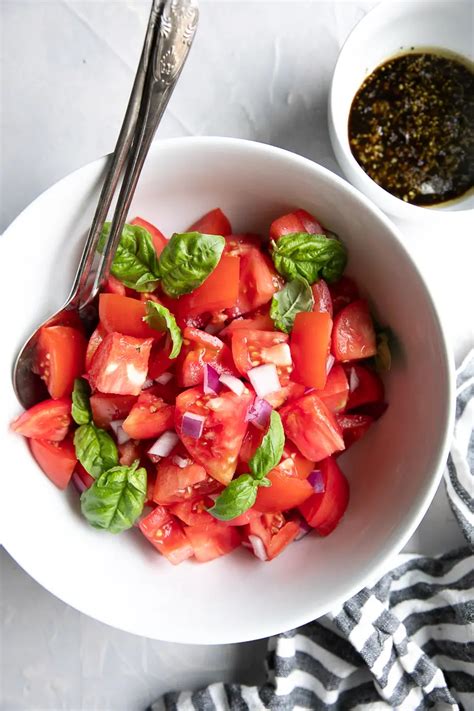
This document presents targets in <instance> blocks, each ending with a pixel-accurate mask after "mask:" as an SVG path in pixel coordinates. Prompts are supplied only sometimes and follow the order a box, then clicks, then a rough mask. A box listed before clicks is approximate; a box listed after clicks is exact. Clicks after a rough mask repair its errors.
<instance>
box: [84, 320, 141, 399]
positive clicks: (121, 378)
mask: <svg viewBox="0 0 474 711" xmlns="http://www.w3.org/2000/svg"><path fill="white" fill-rule="evenodd" d="M152 343H153V340H152V339H151V338H146V339H143V338H132V337H131V336H122V334H121V333H109V334H108V335H107V336H106V337H105V338H104V340H103V341H102V343H101V344H100V346H99V347H98V349H97V351H96V353H95V355H94V358H93V359H92V363H91V366H90V369H89V380H90V383H91V386H92V387H93V388H94V389H97V390H100V392H102V393H113V394H114V395H139V394H140V391H141V389H142V386H143V383H144V382H145V380H146V376H147V372H148V358H149V356H150V351H151V345H152Z"/></svg>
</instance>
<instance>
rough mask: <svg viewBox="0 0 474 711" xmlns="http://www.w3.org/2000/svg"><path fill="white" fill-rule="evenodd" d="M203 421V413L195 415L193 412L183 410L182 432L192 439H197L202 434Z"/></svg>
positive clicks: (204, 419)
mask: <svg viewBox="0 0 474 711" xmlns="http://www.w3.org/2000/svg"><path fill="white" fill-rule="evenodd" d="M205 421H206V418H205V416H204V415H196V414H195V413H194V412H185V413H184V415H183V425H182V427H183V434H184V435H186V436H187V437H192V438H193V439H199V437H200V436H201V435H202V430H203V428H204V422H205Z"/></svg>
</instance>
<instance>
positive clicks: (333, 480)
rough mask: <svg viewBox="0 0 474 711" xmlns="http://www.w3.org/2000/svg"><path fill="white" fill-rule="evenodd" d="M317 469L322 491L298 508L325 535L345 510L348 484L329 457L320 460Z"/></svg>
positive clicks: (335, 524)
mask: <svg viewBox="0 0 474 711" xmlns="http://www.w3.org/2000/svg"><path fill="white" fill-rule="evenodd" d="M319 469H320V470H321V473H322V475H323V483H324V491H323V492H322V493H320V494H313V495H312V496H310V498H309V499H307V500H306V501H305V502H304V503H303V504H301V506H300V507H299V510H300V511H301V513H302V514H303V516H304V517H305V519H306V521H307V522H308V523H309V525H310V526H312V527H313V528H315V529H316V530H317V532H318V533H319V535H320V536H327V535H328V534H329V533H331V531H333V530H334V529H335V528H336V526H337V524H338V523H339V521H340V520H341V518H342V516H343V515H344V513H345V511H346V508H347V504H348V502H349V484H348V483H347V479H346V477H345V476H344V474H343V473H342V472H341V470H340V469H339V467H338V465H337V464H336V462H335V461H334V459H332V458H331V457H329V458H328V459H325V460H324V461H323V462H320V464H319Z"/></svg>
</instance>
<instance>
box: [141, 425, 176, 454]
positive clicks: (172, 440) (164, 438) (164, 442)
mask: <svg viewBox="0 0 474 711" xmlns="http://www.w3.org/2000/svg"><path fill="white" fill-rule="evenodd" d="M178 441H179V437H178V435H177V434H176V432H173V431H172V430H168V431H167V432H163V434H162V435H160V436H159V437H158V439H157V440H156V442H155V443H154V444H152V446H151V447H150V449H149V450H148V454H153V455H155V456H157V457H167V456H168V455H169V454H171V452H172V450H173V448H174V447H175V446H176V445H177V443H178Z"/></svg>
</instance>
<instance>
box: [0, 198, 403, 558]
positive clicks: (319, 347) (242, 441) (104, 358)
mask: <svg viewBox="0 0 474 711" xmlns="http://www.w3.org/2000/svg"><path fill="white" fill-rule="evenodd" d="M109 229H110V225H109V224H106V225H105V226H104V229H103V234H102V238H101V241H100V242H99V251H100V249H101V246H102V245H103V243H104V240H105V238H106V235H107V231H108V230H109ZM345 265H346V250H345V247H344V245H343V243H342V242H341V241H340V240H339V239H338V238H337V237H336V235H334V234H333V233H332V232H330V231H328V230H326V229H325V228H324V227H323V226H322V225H321V224H320V223H319V222H318V220H317V219H316V218H315V217H313V216H312V215H310V214H309V213H308V212H306V211H304V210H295V211H294V212H292V213H290V214H287V215H283V216H281V217H279V218H278V219H276V220H275V221H274V222H273V223H272V224H271V226H270V230H269V235H268V236H259V235H254V234H234V233H233V232H232V228H231V225H230V223H229V220H228V219H227V217H226V216H225V215H224V213H223V212H222V211H221V210H220V209H215V210H212V211H211V212H209V213H207V214H206V215H204V216H203V217H202V218H201V219H200V220H198V221H197V222H196V223H195V224H193V225H192V226H191V227H189V229H188V230H187V231H186V232H185V233H180V234H174V235H173V236H172V237H171V238H170V239H166V238H165V237H164V235H163V234H162V233H161V232H160V231H159V230H158V229H157V228H156V227H154V226H153V225H151V224H150V223H149V222H146V221H145V220H143V219H141V218H136V219H135V220H133V221H132V222H131V223H130V224H127V225H126V226H125V228H124V230H123V234H122V237H121V240H120V243H119V246H118V249H117V252H116V254H115V257H114V261H113V265H112V269H111V275H110V277H109V279H108V280H107V282H106V283H105V285H104V287H103V289H102V291H101V293H100V294H99V297H98V321H97V324H96V328H95V330H94V331H93V333H92V334H90V335H89V334H87V335H86V333H85V330H84V327H83V325H82V323H81V322H80V320H79V319H78V318H75V317H74V314H72V313H71V314H67V313H66V316H65V317H64V319H60V320H59V321H58V322H57V323H55V324H54V325H48V326H47V327H43V329H42V330H41V333H40V337H39V342H38V348H37V356H36V362H35V364H34V371H35V372H36V373H37V374H38V376H39V377H41V378H42V379H43V381H44V383H45V385H46V387H47V389H48V391H49V395H50V397H49V399H45V400H44V401H43V402H40V403H39V404H37V405H35V406H34V407H32V408H30V409H29V410H28V411H26V412H24V413H23V414H22V415H21V416H20V417H18V418H17V419H16V420H15V421H14V422H13V423H12V429H13V430H14V431H15V432H17V433H19V434H22V435H24V436H25V437H27V438H28V441H29V444H30V448H31V452H32V454H33V456H34V458H35V459H36V461H37V463H38V464H39V466H40V467H41V469H42V470H43V472H44V473H45V474H46V475H47V476H48V477H49V479H50V480H51V481H52V482H53V483H54V484H55V485H56V486H57V487H59V488H60V489H65V488H66V487H67V486H68V484H69V483H70V482H72V483H73V485H74V486H75V487H76V488H77V489H78V490H79V492H80V494H81V497H80V498H81V510H82V513H83V515H84V517H85V519H87V521H88V522H89V523H90V524H91V525H92V526H95V527H96V528H100V529H105V530H108V531H110V532H112V533H118V532H121V531H124V530H126V529H129V528H132V526H135V527H137V528H138V529H139V531H140V532H141V533H142V534H143V535H144V536H145V537H146V538H147V539H148V540H149V541H150V543H151V544H152V545H153V546H154V547H155V548H156V550H157V551H158V552H159V553H161V554H162V555H163V556H165V557H166V558H167V559H168V560H169V561H170V562H171V563H173V564H177V563H180V562H181V561H183V560H185V559H187V558H192V557H194V558H195V559H196V560H198V561H201V562H202V561H209V560H212V559H214V558H216V557H218V556H221V555H224V554H226V553H229V552H230V551H232V550H233V549H234V548H237V547H238V546H240V545H242V546H244V547H245V548H247V549H249V550H250V551H251V552H253V554H254V555H255V556H256V557H257V558H259V559H260V560H271V559H272V558H275V556H277V555H278V554H279V553H281V551H282V550H283V549H284V548H285V547H286V546H287V545H288V544H289V543H291V542H292V541H294V540H298V539H300V538H301V537H302V536H304V535H305V534H306V533H308V532H309V531H313V530H314V531H316V532H317V533H318V534H319V535H320V536H327V535H328V534H330V533H331V532H332V531H333V530H334V529H335V528H336V526H337V525H338V524H339V522H340V520H341V518H342V517H343V515H344V512H345V511H346V508H347V505H348V501H349V485H348V482H347V479H346V477H345V476H344V474H343V472H342V471H341V468H340V466H339V463H338V456H339V455H340V454H341V452H343V451H344V450H346V449H347V448H348V447H350V446H352V444H353V443H354V442H355V441H356V440H358V439H359V438H360V437H362V436H363V435H364V434H365V432H366V431H367V430H368V429H369V427H370V426H371V425H372V423H373V422H374V421H375V420H376V419H377V418H378V417H379V416H380V415H381V414H382V413H383V411H384V409H385V407H386V405H385V400H384V386H383V383H382V381H381V379H380V377H379V375H378V374H377V370H378V369H379V368H378V367H377V365H380V364H382V365H387V361H389V355H390V354H389V349H388V344H387V336H386V333H385V332H382V331H380V330H378V329H376V327H375V325H374V322H373V319H372V317H371V314H370V310H369V307H368V304H367V301H366V300H365V299H364V298H361V296H360V295H359V291H358V288H357V285H356V284H355V282H354V281H353V280H352V279H350V278H349V277H347V276H345V275H343V271H344V268H345Z"/></svg>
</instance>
